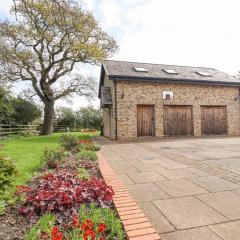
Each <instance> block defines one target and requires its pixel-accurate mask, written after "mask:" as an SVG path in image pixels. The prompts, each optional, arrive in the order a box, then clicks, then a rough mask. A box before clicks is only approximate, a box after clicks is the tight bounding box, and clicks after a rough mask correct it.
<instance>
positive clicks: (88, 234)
mask: <svg viewBox="0 0 240 240" xmlns="http://www.w3.org/2000/svg"><path fill="white" fill-rule="evenodd" d="M83 237H84V240H89V237H90V239H91V240H93V239H94V238H95V237H96V234H95V232H94V231H93V230H91V229H87V230H85V232H84V236H83Z"/></svg>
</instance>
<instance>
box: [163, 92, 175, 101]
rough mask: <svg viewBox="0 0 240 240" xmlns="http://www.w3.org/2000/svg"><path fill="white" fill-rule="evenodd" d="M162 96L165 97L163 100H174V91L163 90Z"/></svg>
mask: <svg viewBox="0 0 240 240" xmlns="http://www.w3.org/2000/svg"><path fill="white" fill-rule="evenodd" d="M162 97H163V100H173V98H174V94H173V91H163V92H162Z"/></svg>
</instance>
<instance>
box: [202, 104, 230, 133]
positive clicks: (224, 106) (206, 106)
mask: <svg viewBox="0 0 240 240" xmlns="http://www.w3.org/2000/svg"><path fill="white" fill-rule="evenodd" d="M202 107H203V108H204V107H205V108H208V107H222V108H226V128H227V129H226V135H225V136H228V128H229V126H228V107H227V105H200V109H201V115H200V117H201V136H214V135H208V134H203V132H202ZM215 136H221V135H215ZM222 136H224V135H222Z"/></svg>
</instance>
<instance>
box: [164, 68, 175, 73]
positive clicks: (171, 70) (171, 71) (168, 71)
mask: <svg viewBox="0 0 240 240" xmlns="http://www.w3.org/2000/svg"><path fill="white" fill-rule="evenodd" d="M163 71H164V72H165V73H167V74H178V72H176V71H175V70H173V69H163Z"/></svg>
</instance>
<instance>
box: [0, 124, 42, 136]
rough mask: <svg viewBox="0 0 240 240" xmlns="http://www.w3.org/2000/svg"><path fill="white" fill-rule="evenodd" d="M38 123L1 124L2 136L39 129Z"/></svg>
mask: <svg viewBox="0 0 240 240" xmlns="http://www.w3.org/2000/svg"><path fill="white" fill-rule="evenodd" d="M37 130H38V125H0V136H5V135H14V134H19V133H24V132H29V131H37Z"/></svg>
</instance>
